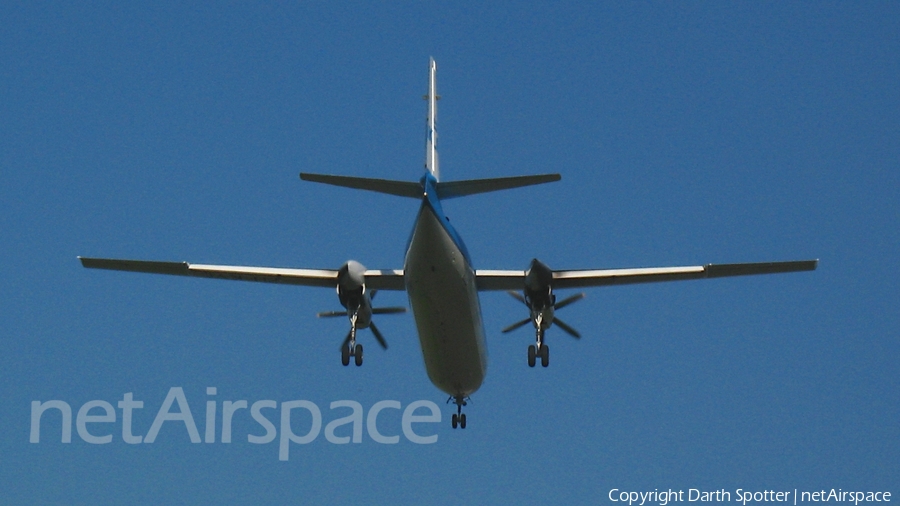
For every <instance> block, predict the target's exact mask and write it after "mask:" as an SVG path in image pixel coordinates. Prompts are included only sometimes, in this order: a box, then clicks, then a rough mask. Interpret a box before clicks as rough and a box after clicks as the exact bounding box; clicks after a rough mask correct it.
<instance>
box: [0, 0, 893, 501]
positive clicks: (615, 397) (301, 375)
mask: <svg viewBox="0 0 900 506" xmlns="http://www.w3.org/2000/svg"><path fill="white" fill-rule="evenodd" d="M3 10H4V14H3V22H2V23H0V206H2V207H0V209H2V213H0V233H2V238H3V239H2V241H0V248H2V254H3V257H4V262H3V263H2V267H0V279H2V285H3V289H2V290H0V318H2V321H3V325H2V326H0V394H2V396H0V398H2V399H3V403H2V407H0V427H2V428H3V430H2V432H0V469H2V472H0V498H2V500H3V502H4V503H5V504H122V503H129V502H130V503H150V502H152V503H157V504H221V503H242V502H254V503H260V504H284V503H289V502H293V503H297V502H304V503H316V502H317V503H323V502H327V503H334V504H346V503H359V502H360V501H365V502H375V503H383V504H387V503H390V504H394V503H400V504H419V503H426V502H427V503H435V504H449V503H454V504H456V503H459V502H460V501H463V502H475V503H489V502H516V503H523V504H527V503H534V504H539V503H547V502H550V501H554V502H561V503H572V504H596V503H598V502H599V503H606V502H608V498H607V494H608V493H609V490H610V489H613V488H618V489H622V490H638V491H641V490H643V491H646V490H654V489H663V490H665V489H668V488H673V489H684V490H687V489H688V488H703V489H723V488H724V489H727V490H731V491H734V490H735V489H737V488H743V489H745V490H763V489H775V490H792V489H795V488H796V489H799V490H818V489H821V488H825V489H830V488H832V487H834V488H843V489H844V490H850V489H853V490H889V491H892V492H894V493H900V489H898V485H900V483H898V481H897V477H896V470H897V469H898V467H900V446H898V442H900V402H898V400H900V374H898V372H900V371H898V359H900V344H898V337H900V336H898V333H900V313H898V310H897V308H898V307H900V296H898V291H897V286H898V282H900V275H898V272H900V271H898V269H897V268H896V265H895V264H896V260H897V258H898V252H900V226H898V225H900V206H898V197H900V170H898V168H900V167H898V165H900V148H898V146H900V143H898V142H897V133H898V132H900V98H898V97H900V96H898V93H897V83H898V82H900V35H898V34H900V30H898V26H900V9H898V8H897V6H896V4H894V3H888V2H881V3H875V2H870V3H864V4H859V3H804V4H800V3H792V2H787V3H784V2H782V3H729V4H720V3H678V4H669V3H665V4H663V3H626V4H585V5H582V4H569V3H562V2H559V3H553V4H550V5H547V4H532V3H522V4H507V5H492V6H481V5H466V6H461V5H459V4H456V3H403V4H391V5H387V6H385V5H382V6H372V5H370V4H368V3H346V4H342V5H341V6H338V7H334V6H331V5H326V4H319V3H303V4H300V5H294V4H275V5H266V4H263V5H256V4H250V3H242V4H238V5H227V6H226V5H217V6H208V5H204V6H184V5H181V4H180V3H174V4H170V3H162V2H157V3H153V4H146V5H134V4H118V3H108V4H92V5H90V6H82V5H77V6H76V5H60V4H57V3H50V4H36V3H35V4H30V3H29V4H24V5H22V4H19V5H7V6H5V7H4V9H3ZM429 56H433V57H434V58H435V59H436V60H437V64H438V89H439V92H440V94H441V95H442V99H441V102H440V111H439V116H438V130H439V133H440V154H441V170H442V177H443V178H444V179H447V180H452V179H467V178H478V177H499V176H510V175H518V174H531V173H544V172H559V173H561V174H562V176H563V179H562V181H561V182H558V183H553V184H549V185H543V186H540V187H534V188H527V189H520V190H513V191H509V192H503V193H497V194H491V195H484V196H473V197H468V198H465V199H458V200H453V201H450V202H447V203H446V205H445V210H446V211H447V213H448V215H449V216H450V217H451V219H452V220H453V223H454V225H455V226H456V228H457V229H458V230H459V232H460V233H461V235H462V236H463V237H464V239H465V241H466V244H467V246H468V249H469V251H470V253H471V255H472V257H473V259H474V262H475V264H476V267H478V268H485V269H518V268H522V269H524V268H525V267H526V266H527V264H528V262H529V261H530V260H531V259H532V258H534V257H537V258H540V259H541V260H542V261H544V262H545V263H547V264H548V265H550V266H551V267H555V268H558V269H574V268H603V267H610V268H612V267H644V266H648V267H649V266H665V265H695V264H702V263H710V262H720V263H721V262H744V261H768V260H790V259H806V258H819V259H820V260H821V263H820V267H819V270H817V271H816V272H814V273H800V274H791V275H783V276H762V277H753V278H737V279H720V280H710V281H692V282H683V283H671V284H658V285H644V286H629V287H610V288H603V289H593V290H590V291H588V297H587V298H586V299H585V300H584V301H582V302H579V303H578V304H576V305H573V306H571V307H567V308H566V309H565V310H563V311H562V312H561V314H560V316H562V317H564V318H565V320H566V322H567V323H569V324H571V325H572V326H574V327H576V328H578V329H579V330H581V332H582V334H583V335H584V337H583V338H582V339H581V340H580V341H575V340H573V339H571V338H569V337H568V336H566V335H565V334H563V333H562V332H561V331H559V329H551V330H550V332H549V334H548V339H549V341H548V342H549V343H550V346H551V348H552V350H553V363H552V365H551V366H550V367H549V368H547V369H541V368H537V369H529V368H528V367H527V365H526V347H527V345H528V344H529V343H530V341H531V338H532V336H531V333H530V332H529V331H528V330H527V329H523V330H520V331H518V332H516V333H514V334H511V335H501V334H500V332H499V330H500V329H501V328H503V327H504V326H506V325H508V324H509V323H512V322H514V321H516V320H519V319H521V318H523V317H525V314H524V312H523V308H522V307H521V306H520V305H519V304H518V303H517V302H516V301H514V300H513V299H512V298H510V297H507V296H506V295H505V294H502V293H487V294H484V295H483V297H482V301H481V304H482V309H483V312H484V319H485V327H486V329H487V332H488V348H489V354H490V364H489V368H488V376H487V379H486V381H485V383H484V385H483V387H482V388H481V390H479V391H478V392H477V393H476V394H475V395H474V396H473V402H472V404H471V405H470V406H469V407H468V408H467V413H468V417H469V423H468V428H467V429H466V430H464V431H461V430H456V431H453V430H452V429H451V428H450V423H449V415H450V413H451V411H452V410H451V406H445V405H444V404H443V402H444V400H445V397H444V395H443V394H442V393H441V392H440V391H438V390H437V389H436V388H435V387H434V386H432V385H431V383H430V382H429V381H428V378H427V375H426V373H425V370H424V366H423V364H422V360H421V352H420V351H419V348H418V342H417V337H416V333H415V328H414V325H413V322H412V318H411V317H410V316H409V315H404V316H385V317H382V318H379V319H378V320H377V322H378V324H379V327H380V328H381V329H382V331H383V332H384V333H385V334H386V337H387V338H388V341H389V343H390V349H389V350H388V351H387V352H382V351H381V350H379V349H378V348H377V346H375V342H374V340H372V338H371V336H370V335H369V334H368V333H363V334H362V337H361V339H362V342H363V344H365V345H366V347H367V348H366V349H367V353H366V363H365V365H364V366H363V367H361V368H344V367H341V365H340V363H339V353H338V346H339V344H340V342H341V339H342V338H343V336H344V334H345V333H346V323H345V322H343V321H340V320H318V319H316V318H315V313H316V312H317V311H323V310H331V309H337V308H338V307H339V304H338V301H337V299H336V297H335V295H334V292H333V291H331V290H327V289H314V288H299V287H285V286H268V285H259V284H253V283H238V282H226V281H215V280H198V279H182V278H173V277H166V276H151V275H140V274H129V273H116V272H100V271H87V270H84V269H82V268H81V266H80V265H79V263H78V262H77V260H76V258H75V257H76V255H85V256H104V257H120V258H140V259H155V260H179V261H180V260H187V261H191V262H198V263H225V264H239V265H268V266H283V267H315V268H337V267H339V266H340V265H341V264H342V263H343V262H344V261H346V260H347V259H356V260H358V261H360V262H362V263H363V264H365V265H366V266H368V267H370V268H400V267H401V266H402V263H403V254H404V251H403V245H404V244H405V243H406V240H407V238H408V234H409V232H410V229H411V226H412V220H413V218H414V214H415V211H416V209H417V206H418V204H417V203H416V202H414V201H412V200H409V199H398V198H394V197H390V196H385V195H377V194H372V193H366V192H354V191H350V190H343V189H338V188H329V187H325V186H320V185H314V184H311V183H305V182H301V181H300V180H299V179H298V177H297V174H298V173H299V172H300V171H307V172H322V173H336V174H348V175H359V176H370V177H383V178H391V179H407V180H415V179H417V178H418V177H419V176H420V174H421V170H422V163H423V157H424V119H425V103H424V102H423V101H422V100H421V98H420V97H421V95H422V94H423V93H424V92H425V89H426V83H427V63H428V58H429ZM377 302H379V303H380V304H387V305H396V304H405V303H406V298H405V295H404V294H402V293H383V294H381V295H379V297H378V300H377ZM171 387H181V388H183V391H184V393H185V396H186V398H187V400H188V402H189V404H190V407H191V410H192V412H193V416H194V418H195V419H196V422H197V425H198V427H199V429H200V432H201V434H202V433H203V416H204V415H203V413H204V404H205V402H206V401H207V399H212V397H209V396H207V395H206V388H207V387H216V388H217V395H216V396H215V398H214V399H215V400H216V401H218V402H219V410H221V409H222V408H221V404H222V401H226V400H235V401H236V400H247V401H249V402H250V403H253V402H255V401H258V400H275V401H277V402H279V403H280V402H285V401H291V400H301V399H303V400H309V401H312V402H313V403H315V404H316V405H317V406H319V407H320V408H321V410H322V413H323V417H324V419H325V422H326V423H327V422H328V421H329V420H332V419H334V418H337V417H338V416H343V415H344V412H337V411H335V412H332V411H331V410H330V409H329V405H330V403H331V402H333V401H338V400H344V399H349V400H355V401H357V402H359V403H361V404H362V406H363V407H364V408H365V409H366V410H368V408H369V407H371V406H372V405H373V404H374V403H375V402H378V401H381V400H398V401H400V402H401V404H402V405H403V406H404V407H405V406H407V405H408V404H410V403H412V402H414V401H417V400H430V401H433V402H436V403H437V404H438V405H439V406H440V407H441V409H442V412H443V416H444V418H443V420H442V423H440V424H436V425H433V426H426V429H425V430H424V431H423V432H429V431H430V432H431V433H433V434H437V435H438V442H437V443H435V444H432V445H417V444H413V443H411V442H409V441H408V440H406V439H403V438H401V442H400V443H398V444H396V445H382V444H379V443H377V442H375V441H373V440H372V439H371V438H369V437H368V436H367V435H366V434H364V438H363V442H362V443H360V444H348V445H335V444H331V443H329V442H328V441H326V440H325V438H324V434H323V435H320V436H319V437H318V439H316V440H315V441H314V442H313V443H311V444H308V445H303V446H301V445H294V446H292V447H291V457H290V460H289V461H287V462H283V461H279V460H278V446H277V445H278V442H277V441H275V442H273V443H270V444H265V445H255V444H250V443H249V442H248V441H247V440H246V437H245V434H249V433H253V434H257V435H258V434H259V433H261V431H262V429H261V427H260V426H259V425H257V424H255V422H253V421H252V419H251V418H250V417H249V416H248V415H247V413H246V411H244V412H243V415H235V422H234V429H233V430H234V442H233V443H231V444H223V443H216V444H192V443H190V440H189V438H188V434H187V431H186V430H185V428H184V425H183V424H181V423H180V422H167V423H166V424H165V425H164V427H163V429H162V430H161V431H160V433H159V436H158V437H157V440H156V442H155V443H153V444H141V445H128V444H125V443H124V442H123V441H122V438H121V437H120V436H121V423H122V422H121V411H120V410H117V420H116V423H115V424H95V425H92V427H94V428H92V429H91V430H93V431H94V432H95V433H96V434H101V433H111V434H113V441H112V443H110V444H105V445H91V444H88V443H86V442H84V441H83V440H81V438H79V436H78V435H77V433H76V432H75V428H74V427H73V440H72V442H71V443H69V444H63V443H61V442H60V433H59V424H60V418H59V415H58V414H57V412H52V411H48V412H47V414H46V415H45V418H44V420H43V424H42V433H41V442H40V443H39V444H31V443H29V442H28V440H29V430H30V420H31V418H30V406H31V402H32V401H34V400H40V401H47V400H63V401H65V402H67V403H68V404H70V405H71V406H72V409H73V411H76V412H77V410H78V408H79V407H80V406H82V405H83V404H84V403H86V402H88V401H91V400H105V401H106V402H109V403H111V404H112V405H114V406H115V404H116V402H117V401H121V400H122V399H123V395H124V394H125V393H126V392H133V394H134V398H135V399H138V400H142V401H143V402H144V403H145V408H144V409H143V410H140V411H137V412H136V414H135V420H134V431H135V433H136V434H146V433H147V431H148V430H149V428H150V425H151V423H152V422H153V420H154V418H155V415H156V412H157V410H158V409H159V407H160V406H161V404H162V402H163V399H165V397H166V395H167V393H168V392H169V389H170V388H171ZM220 412H221V411H220ZM98 413H99V411H95V412H92V414H98ZM337 413H339V414H337ZM73 415H74V413H73ZM270 418H271V419H273V420H274V421H275V422H276V425H277V422H278V418H277V415H270ZM295 423H296V425H295V430H296V431H297V432H298V433H299V432H301V431H302V429H303V421H302V420H301V419H300V418H298V419H297V421H296V422H295ZM73 425H74V424H73ZM379 428H380V429H381V430H382V432H384V433H385V434H400V433H401V431H400V415H399V412H397V411H393V410H386V411H384V412H383V415H382V417H381V418H379Z"/></svg>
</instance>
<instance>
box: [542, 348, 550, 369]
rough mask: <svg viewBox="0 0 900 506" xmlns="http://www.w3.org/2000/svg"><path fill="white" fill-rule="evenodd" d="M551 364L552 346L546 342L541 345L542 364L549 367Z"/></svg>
mask: <svg viewBox="0 0 900 506" xmlns="http://www.w3.org/2000/svg"><path fill="white" fill-rule="evenodd" d="M548 365H550V347H549V346H547V345H546V344H545V345H543V346H541V366H543V367H547V366H548Z"/></svg>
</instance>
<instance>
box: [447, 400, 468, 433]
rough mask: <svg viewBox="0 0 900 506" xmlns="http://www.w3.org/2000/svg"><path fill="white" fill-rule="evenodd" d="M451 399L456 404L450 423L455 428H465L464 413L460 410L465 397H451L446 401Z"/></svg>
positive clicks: (464, 403) (464, 402) (463, 404)
mask: <svg viewBox="0 0 900 506" xmlns="http://www.w3.org/2000/svg"><path fill="white" fill-rule="evenodd" d="M451 400H453V402H454V404H456V413H454V414H453V416H452V417H451V418H450V425H451V426H452V427H453V428H454V429H455V428H456V427H457V426H458V427H459V428H461V429H465V428H466V414H465V413H463V412H462V408H463V406H465V405H466V399H465V398H464V397H462V396H457V397H451V398H449V399H447V402H450V401H451Z"/></svg>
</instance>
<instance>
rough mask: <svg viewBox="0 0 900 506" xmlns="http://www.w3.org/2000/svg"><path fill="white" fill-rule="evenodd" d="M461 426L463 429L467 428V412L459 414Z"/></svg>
mask: <svg viewBox="0 0 900 506" xmlns="http://www.w3.org/2000/svg"><path fill="white" fill-rule="evenodd" d="M459 426H460V427H461V428H463V429H465V428H466V414H465V413H463V414H461V415H459Z"/></svg>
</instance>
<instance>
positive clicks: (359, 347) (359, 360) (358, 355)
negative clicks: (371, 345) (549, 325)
mask: <svg viewBox="0 0 900 506" xmlns="http://www.w3.org/2000/svg"><path fill="white" fill-rule="evenodd" d="M354 356H355V358H356V367H359V366H361V365H362V361H363V349H362V345H361V344H357V345H356V353H354ZM544 367H546V366H544Z"/></svg>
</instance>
